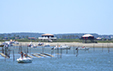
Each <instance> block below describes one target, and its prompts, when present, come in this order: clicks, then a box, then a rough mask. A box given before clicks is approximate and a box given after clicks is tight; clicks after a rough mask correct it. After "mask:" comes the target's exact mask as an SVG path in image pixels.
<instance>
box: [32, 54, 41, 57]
mask: <svg viewBox="0 0 113 71" xmlns="http://www.w3.org/2000/svg"><path fill="white" fill-rule="evenodd" d="M32 55H33V56H35V57H38V58H41V57H40V56H38V55H36V54H32Z"/></svg>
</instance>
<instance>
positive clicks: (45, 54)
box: [41, 53, 54, 57]
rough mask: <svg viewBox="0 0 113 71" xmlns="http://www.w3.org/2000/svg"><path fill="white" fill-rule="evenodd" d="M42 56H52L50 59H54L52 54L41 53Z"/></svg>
mask: <svg viewBox="0 0 113 71" xmlns="http://www.w3.org/2000/svg"><path fill="white" fill-rule="evenodd" d="M41 54H43V55H47V56H50V57H54V56H53V55H51V54H47V53H41Z"/></svg>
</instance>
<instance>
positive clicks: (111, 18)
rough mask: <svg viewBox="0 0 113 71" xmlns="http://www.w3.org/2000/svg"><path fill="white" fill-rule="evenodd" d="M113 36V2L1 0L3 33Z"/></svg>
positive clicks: (0, 19) (0, 27) (98, 0)
mask: <svg viewBox="0 0 113 71" xmlns="http://www.w3.org/2000/svg"><path fill="white" fill-rule="evenodd" d="M14 32H39V33H50V34H58V33H97V34H107V35H109V34H113V0H0V33H14Z"/></svg>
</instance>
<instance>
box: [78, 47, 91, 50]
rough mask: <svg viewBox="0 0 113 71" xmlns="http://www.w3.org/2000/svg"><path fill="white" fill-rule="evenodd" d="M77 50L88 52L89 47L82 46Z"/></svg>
mask: <svg viewBox="0 0 113 71" xmlns="http://www.w3.org/2000/svg"><path fill="white" fill-rule="evenodd" d="M78 50H89V47H85V46H83V47H78Z"/></svg>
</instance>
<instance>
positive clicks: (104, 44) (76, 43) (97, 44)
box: [0, 42, 113, 48]
mask: <svg viewBox="0 0 113 71" xmlns="http://www.w3.org/2000/svg"><path fill="white" fill-rule="evenodd" d="M2 43H3V42H0V44H2ZM29 43H30V42H19V45H28V44H29ZM32 43H33V44H35V45H38V43H39V42H32ZM42 43H44V45H46V44H49V45H50V46H56V45H68V46H72V47H73V46H75V47H82V46H86V47H111V48H113V43H79V42H52V43H51V42H42ZM19 45H17V46H19Z"/></svg>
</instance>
